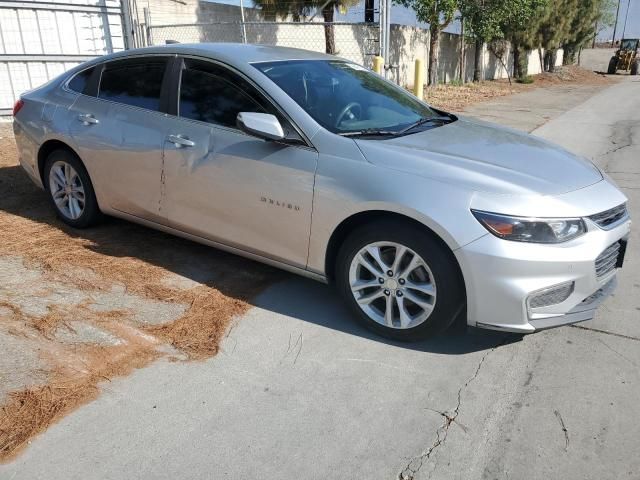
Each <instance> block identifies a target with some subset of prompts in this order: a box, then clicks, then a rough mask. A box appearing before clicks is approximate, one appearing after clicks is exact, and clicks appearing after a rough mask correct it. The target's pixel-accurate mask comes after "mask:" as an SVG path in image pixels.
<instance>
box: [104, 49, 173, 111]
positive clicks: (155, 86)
mask: <svg viewBox="0 0 640 480" xmlns="http://www.w3.org/2000/svg"><path fill="white" fill-rule="evenodd" d="M166 63H167V62H166V60H164V59H146V60H135V61H132V60H123V61H119V62H110V63H107V64H106V66H105V69H104V71H103V72H102V79H101V80H100V90H99V93H98V98H104V99H105V100H111V101H113V102H119V103H125V104H127V105H133V106H136V107H142V108H147V109H149V110H160V88H161V86H162V77H163V75H164V70H165V66H166Z"/></svg>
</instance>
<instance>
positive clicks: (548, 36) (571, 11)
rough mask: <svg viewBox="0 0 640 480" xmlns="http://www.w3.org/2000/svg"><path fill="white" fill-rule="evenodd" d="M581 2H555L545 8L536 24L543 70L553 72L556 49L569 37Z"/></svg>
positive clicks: (566, 0)
mask: <svg viewBox="0 0 640 480" xmlns="http://www.w3.org/2000/svg"><path fill="white" fill-rule="evenodd" d="M582 1H583V0H555V1H553V2H550V3H548V4H547V6H546V7H545V9H544V11H543V13H542V15H541V16H540V21H539V23H538V46H539V47H541V48H544V50H545V52H544V59H543V70H544V71H545V72H553V71H554V69H555V64H556V56H557V52H558V48H559V47H560V46H561V45H562V43H564V41H565V40H566V39H567V38H570V37H571V35H572V34H571V28H572V21H573V18H574V16H575V12H576V10H578V4H579V3H580V2H582Z"/></svg>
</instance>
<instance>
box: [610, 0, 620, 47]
mask: <svg viewBox="0 0 640 480" xmlns="http://www.w3.org/2000/svg"><path fill="white" fill-rule="evenodd" d="M620 1H621V0H618V8H616V23H614V24H613V38H612V39H611V46H612V47H613V46H614V45H615V43H616V30H617V29H618V14H619V13H620Z"/></svg>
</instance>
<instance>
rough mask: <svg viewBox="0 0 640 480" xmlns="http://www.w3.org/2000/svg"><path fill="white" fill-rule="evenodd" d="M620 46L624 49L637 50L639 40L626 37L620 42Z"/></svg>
mask: <svg viewBox="0 0 640 480" xmlns="http://www.w3.org/2000/svg"><path fill="white" fill-rule="evenodd" d="M620 48H621V49H622V50H635V49H636V48H638V40H637V39H634V40H631V39H628V38H626V39H624V40H622V42H621V43H620Z"/></svg>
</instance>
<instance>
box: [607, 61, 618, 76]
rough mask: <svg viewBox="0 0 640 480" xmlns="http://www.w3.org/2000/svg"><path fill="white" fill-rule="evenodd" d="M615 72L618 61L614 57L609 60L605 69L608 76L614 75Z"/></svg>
mask: <svg viewBox="0 0 640 480" xmlns="http://www.w3.org/2000/svg"><path fill="white" fill-rule="evenodd" d="M616 70H618V59H617V58H616V57H611V60H609V68H607V73H608V74H609V75H613V74H615V73H616Z"/></svg>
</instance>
